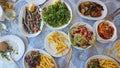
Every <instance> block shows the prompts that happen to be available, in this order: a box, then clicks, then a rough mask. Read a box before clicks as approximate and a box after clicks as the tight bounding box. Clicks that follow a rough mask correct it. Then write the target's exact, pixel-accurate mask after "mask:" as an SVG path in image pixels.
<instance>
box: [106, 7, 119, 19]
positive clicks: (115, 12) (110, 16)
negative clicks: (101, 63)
mask: <svg viewBox="0 0 120 68" xmlns="http://www.w3.org/2000/svg"><path fill="white" fill-rule="evenodd" d="M119 13H120V8H118V9H117V10H115V11H114V12H113V13H112V14H110V15H108V16H106V17H105V18H104V19H106V20H110V21H112V20H113V19H114V17H115V16H116V15H118V14H119Z"/></svg>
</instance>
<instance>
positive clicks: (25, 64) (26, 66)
mask: <svg viewBox="0 0 120 68" xmlns="http://www.w3.org/2000/svg"><path fill="white" fill-rule="evenodd" d="M31 51H39V53H42V54H44V55H47V56H49V57H50V58H51V59H52V60H53V62H54V64H55V68H57V64H56V62H55V60H54V59H53V58H52V57H51V56H50V55H49V54H48V53H46V52H45V51H43V50H41V49H31V50H28V51H27V52H26V53H25V55H24V57H23V63H24V68H29V67H28V65H27V63H26V62H25V56H26V55H28V54H29V53H30V52H31Z"/></svg>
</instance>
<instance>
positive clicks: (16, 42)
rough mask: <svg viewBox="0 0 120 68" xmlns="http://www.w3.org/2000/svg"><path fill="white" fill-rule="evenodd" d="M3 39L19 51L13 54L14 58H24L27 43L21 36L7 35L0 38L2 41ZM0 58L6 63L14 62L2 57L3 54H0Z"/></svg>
mask: <svg viewBox="0 0 120 68" xmlns="http://www.w3.org/2000/svg"><path fill="white" fill-rule="evenodd" d="M2 41H6V42H7V43H8V44H9V46H12V47H13V49H15V50H16V51H18V54H12V57H13V58H14V60H15V61H18V60H19V59H20V58H22V56H23V54H24V51H25V45H24V43H23V41H22V40H21V39H20V38H19V37H17V36H15V35H7V36H3V37H1V38H0V42H2ZM0 60H1V61H3V62H5V63H9V62H12V61H8V60H6V59H4V58H2V57H1V56H0Z"/></svg>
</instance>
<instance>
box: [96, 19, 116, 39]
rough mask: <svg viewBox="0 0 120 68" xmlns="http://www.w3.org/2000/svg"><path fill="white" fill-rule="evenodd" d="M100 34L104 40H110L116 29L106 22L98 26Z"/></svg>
mask: <svg viewBox="0 0 120 68" xmlns="http://www.w3.org/2000/svg"><path fill="white" fill-rule="evenodd" d="M98 34H99V36H100V37H102V38H103V39H110V38H111V37H112V36H113V34H114V28H113V27H112V26H111V25H110V24H109V23H108V22H106V21H103V22H101V23H100V24H99V25H98Z"/></svg>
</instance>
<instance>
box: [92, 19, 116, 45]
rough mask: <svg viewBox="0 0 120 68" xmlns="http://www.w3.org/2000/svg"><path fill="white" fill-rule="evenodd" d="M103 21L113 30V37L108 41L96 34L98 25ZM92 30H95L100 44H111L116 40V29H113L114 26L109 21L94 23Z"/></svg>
mask: <svg viewBox="0 0 120 68" xmlns="http://www.w3.org/2000/svg"><path fill="white" fill-rule="evenodd" d="M103 21H106V22H108V23H109V24H110V25H111V26H112V27H113V28H114V34H113V36H112V37H111V38H110V39H103V38H102V37H100V36H99V34H98V25H99V24H100V23H101V22H103ZM93 27H94V29H95V32H96V35H97V40H98V41H99V42H101V43H108V42H112V41H115V40H116V39H117V29H116V27H115V25H114V24H113V22H111V21H109V20H99V21H96V22H95V24H94V25H93Z"/></svg>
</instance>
